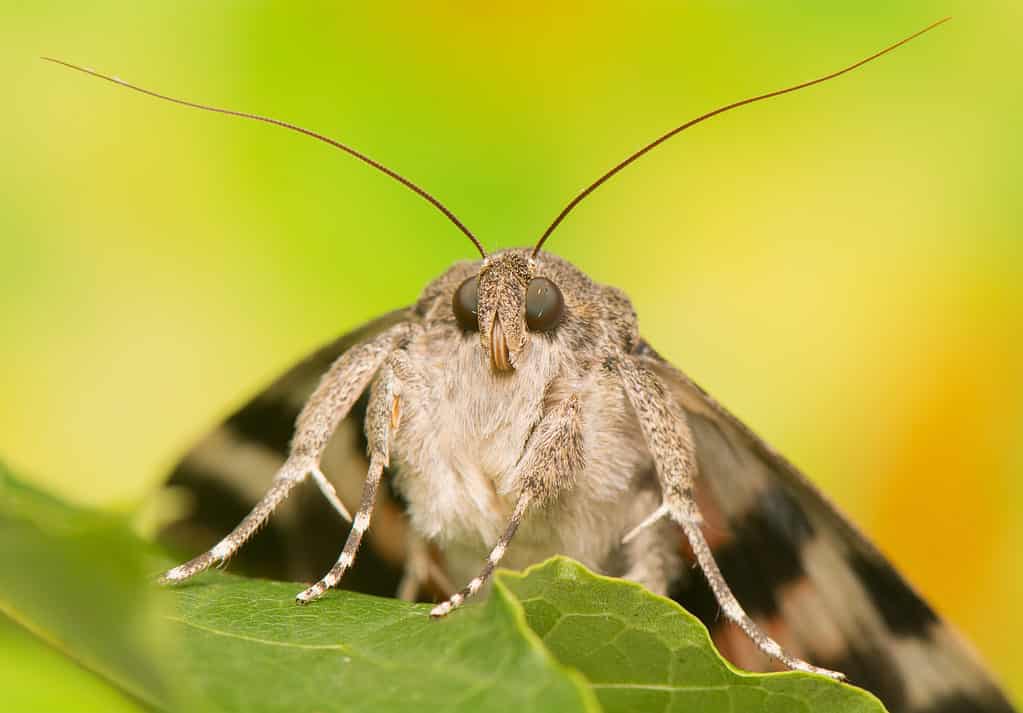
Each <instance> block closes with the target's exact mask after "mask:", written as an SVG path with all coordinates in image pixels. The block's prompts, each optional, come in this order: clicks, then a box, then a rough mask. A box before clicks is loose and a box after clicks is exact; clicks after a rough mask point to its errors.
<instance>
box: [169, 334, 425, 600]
mask: <svg viewBox="0 0 1023 713" xmlns="http://www.w3.org/2000/svg"><path fill="white" fill-rule="evenodd" d="M412 329H414V327H413V325H411V324H408V323H402V324H396V325H395V326H393V327H391V328H390V329H388V330H387V331H385V332H382V333H381V334H379V335H378V336H377V337H375V338H373V339H371V340H369V341H366V342H363V343H361V344H357V345H356V346H354V347H352V348H351V349H349V350H348V351H346V352H345V353H344V354H342V355H341V356H340V357H339V358H338V359H337V361H335V362H334V364H333V365H332V366H331V367H330V370H329V371H328V372H327V373H326V374H325V375H324V377H323V379H322V380H321V381H320V385H319V386H318V387H316V390H315V391H314V392H313V394H312V396H310V397H309V401H308V402H306V405H305V406H304V407H303V409H302V412H301V413H300V414H299V416H298V420H297V422H296V424H295V436H294V438H293V439H292V442H291V454H290V455H289V456H288V459H287V460H286V461H285V463H284V465H283V466H281V469H280V470H279V471H278V472H277V475H276V476H274V480H273V483H272V484H271V486H270V489H269V490H267V492H266V495H264V496H263V497H262V499H261V500H260V501H259V502H258V503H256V506H255V507H254V508H252V511H251V512H250V513H249V514H248V515H246V516H245V518H244V519H243V520H242V521H241V522H240V523H238V525H237V526H236V527H235V528H234V530H232V531H231V533H230V534H229V535H228V536H227V537H225V538H224V539H222V540H221V541H220V542H218V543H217V544H216V545H215V546H214V547H213V548H212V549H210V550H209V551H208V552H204V553H203V554H201V555H199V556H198V557H195V558H194V559H192V560H189V561H188V562H186V563H184V564H182V565H178V566H177V567H174V568H173V569H170V570H168V571H167V572H165V573H164V575H163V576H162V577H160V582H161V583H162V584H173V583H176V582H182V581H184V580H186V579H188V578H189V577H193V576H195V575H197V574H199V573H200V572H203V571H205V570H207V569H209V568H210V567H211V566H213V565H215V564H220V563H223V562H226V561H227V560H228V559H229V558H230V557H231V555H233V554H234V553H235V552H237V551H238V549H239V548H240V547H241V546H242V545H243V544H245V542H246V540H248V539H249V538H250V537H251V536H252V535H253V534H254V533H255V532H256V530H258V529H259V528H260V526H262V525H263V523H264V522H266V520H267V519H268V518H269V517H270V515H271V514H272V513H273V511H274V510H275V509H276V508H277V506H278V505H280V504H281V502H282V501H283V500H284V499H285V498H286V497H287V496H288V494H289V493H290V492H291V489H292V488H294V487H295V486H296V485H298V484H299V483H300V482H302V481H303V480H305V478H306V476H308V475H309V474H310V473H312V474H314V476H315V477H316V480H317V483H318V484H319V485H320V488H321V490H323V491H324V494H325V495H326V496H327V499H328V500H329V501H330V502H331V504H332V505H333V506H334V507H335V508H336V509H338V511H339V512H341V514H342V515H346V514H347V510H345V509H344V506H343V505H341V504H340V500H338V499H337V497H336V494H334V497H331V493H332V492H333V488H329V490H328V489H325V488H324V485H323V483H324V482H326V478H325V477H323V476H322V473H320V467H319V463H320V458H321V457H322V456H323V451H324V449H325V448H326V446H327V442H328V441H329V440H330V437H331V435H332V434H333V433H334V430H335V429H336V428H337V426H338V424H339V423H341V420H342V419H343V418H344V417H345V416H347V415H348V412H349V411H350V410H351V408H352V406H353V405H354V404H355V401H356V400H357V399H358V398H359V396H360V395H362V392H363V391H365V390H366V386H367V385H368V384H369V382H370V380H371V379H372V378H373V374H375V373H376V371H377V369H379V368H380V365H381V364H382V363H383V361H384V359H385V358H387V355H388V354H390V353H391V351H392V350H393V349H394V347H395V345H396V343H397V342H398V341H399V340H400V339H402V338H403V337H406V336H407V335H408V334H409V332H410V331H411V330H412ZM321 478H322V482H321ZM327 485H329V483H327ZM339 505H340V508H338V506H339Z"/></svg>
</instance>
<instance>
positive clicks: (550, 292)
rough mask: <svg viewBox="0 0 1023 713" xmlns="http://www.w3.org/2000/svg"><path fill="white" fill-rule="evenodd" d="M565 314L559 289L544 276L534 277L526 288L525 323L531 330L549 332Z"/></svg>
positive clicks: (563, 302)
mask: <svg viewBox="0 0 1023 713" xmlns="http://www.w3.org/2000/svg"><path fill="white" fill-rule="evenodd" d="M564 314H565V298H564V297H562V296H561V290H559V289H558V286H557V285H555V284H554V283H553V282H551V281H550V280H548V279H547V278H546V277H536V278H534V279H533V280H531V281H530V283H529V287H527V288H526V325H527V326H528V327H529V329H530V331H533V332H549V331H550V330H552V329H554V328H555V327H557V326H558V322H560V321H561V317H562V316H563V315H564Z"/></svg>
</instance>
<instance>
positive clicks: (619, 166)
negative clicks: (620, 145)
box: [533, 17, 952, 258]
mask: <svg viewBox="0 0 1023 713" xmlns="http://www.w3.org/2000/svg"><path fill="white" fill-rule="evenodd" d="M951 19H952V18H950V17H943V18H942V19H940V20H938V21H937V22H933V23H931V24H930V25H928V26H927V27H925V28H924V29H922V30H920V31H919V32H915V33H913V34H912V35H910V36H909V37H906V38H905V39H902V40H899V41H898V42H896V43H895V44H893V45H889V46H888V47H885V48H884V49H883V50H881V51H879V52H875V53H874V54H872V55H870V56H869V57H867V58H866V59H861V60H860V61H859V62H856V63H855V64H850V65H849V66H848V67H846V68H845V69H840V70H838V71H837V72H832V73H831V74H827V75H825V76H823V77H818V78H817V79H811V80H810V81H808V82H803V83H801V84H796V85H793V86H791V87H786V88H785V89H776V90H775V91H773V92H768V93H767V94H761V95H759V96H755V97H752V98H750V99H743V100H741V101H737V102H732V103H731V104H727V105H725V106H722V107H718V108H717V109H715V110H713V111H709V112H707V113H706V114H703V115H701V116H698V117H696V118H695V119H691V120H690V121H687V122H686V123H684V124H682V126H679V127H678V128H675V129H672V130H671V131H669V132H668V133H666V134H664V135H662V136H660V137H658V138H657V139H654V140H653V141H651V142H650V143H649V144H647V145H646V146H644V147H643V148H641V149H640V150H639V151H637V152H635V153H634V154H632V155H630V156H629V157H628V158H626V159H625V160H624V161H622V162H621V163H619V164H617V165H616V166H615V167H614V168H612V169H611V170H610V171H608V172H607V173H605V174H604V175H603V176H601V177H600V178H598V179H597V180H596V181H594V182H593V183H591V184H590V185H589V186H587V187H586V188H585V189H584V190H583V191H582V192H581V193H580V194H579V195H577V196H576V197H575V198H573V199H572V201H571V202H570V203H569V204H568V205H567V206H565V207H564V208H563V209H562V211H561V212H560V213H558V217H557V218H555V219H554V222H553V223H551V224H550V226H548V228H547V230H545V231H544V233H543V235H541V236H540V240H539V241H538V242H537V243H536V247H535V248H533V257H534V258H535V257H536V256H537V254H538V253H539V252H540V248H541V247H543V244H544V243H545V242H547V238H549V237H550V235H551V233H553V232H554V229H555V228H557V227H558V226H559V225H560V224H561V221H563V220H564V219H565V217H566V216H567V215H568V214H569V213H571V212H572V209H573V208H575V207H576V206H577V205H579V203H580V202H582V200H583V198H585V197H586V196H588V195H590V194H591V193H593V192H594V191H595V190H597V189H598V188H600V186H601V185H603V184H604V183H605V182H606V181H607V180H608V179H609V178H611V177H612V176H613V175H615V174H616V173H618V172H619V171H621V170H622V169H623V168H625V167H626V166H628V165H629V164H630V163H632V162H633V161H635V160H636V159H638V158H639V157H640V156H642V155H643V154H645V153H647V152H648V151H650V150H652V149H654V148H656V147H658V146H660V145H661V144H663V143H664V142H665V141H667V140H668V139H670V138H671V137H673V136H675V135H676V134H679V133H681V132H683V131H685V130H686V129H688V128H689V127H690V126H695V125H696V124H699V123H700V122H701V121H706V120H707V119H709V118H711V117H712V116H717V115H718V114H723V113H725V112H726V111H730V110H731V109H736V108H738V107H740V106H745V105H746V104H752V103H753V102H758V101H761V100H762V99H770V98H771V97H776V96H780V95H782V94H788V93H789V92H794V91H796V90H798V89H805V88H806V87H811V86H813V85H814V84H820V83H821V82H826V81H828V80H829V79H834V78H835V77H840V76H841V75H843V74H845V73H846V72H851V71H853V70H854V69H856V68H857V67H862V66H863V65H865V64H866V63H867V62H870V61H872V60H875V59H877V58H878V57H880V56H882V55H886V54H888V53H889V52H891V51H892V50H894V49H896V48H898V47H901V46H902V45H904V44H906V43H907V42H909V41H910V40H913V39H916V38H917V37H919V36H920V35H922V34H924V33H925V32H929V31H930V30H933V29H934V28H935V27H937V26H938V25H940V24H942V23H944V22H948V21H949V20H951Z"/></svg>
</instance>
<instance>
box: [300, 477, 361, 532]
mask: <svg viewBox="0 0 1023 713" xmlns="http://www.w3.org/2000/svg"><path fill="white" fill-rule="evenodd" d="M309 473H310V475H312V476H313V480H314V481H315V482H316V485H317V487H319V489H320V492H321V493H323V497H325V498H326V499H327V502H328V503H330V505H331V507H333V508H334V509H335V510H337V512H338V514H339V515H340V516H341V517H343V518H344V519H345V520H346V521H348V522H351V521H352V514H351V513H350V512H348V508H346V507H345V504H344V503H343V502H341V498H339V497H338V495H337V491H336V490H335V489H334V484H333V483H331V482H330V481H329V480H327V476H325V475H324V474H323V471H322V470H320V469H319V468H313V469H312V470H311V471H309Z"/></svg>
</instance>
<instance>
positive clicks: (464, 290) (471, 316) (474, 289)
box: [451, 275, 480, 332]
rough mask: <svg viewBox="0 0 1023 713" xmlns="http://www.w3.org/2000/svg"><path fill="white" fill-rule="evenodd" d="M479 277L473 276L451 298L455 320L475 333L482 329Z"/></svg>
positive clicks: (463, 327) (466, 329)
mask: <svg viewBox="0 0 1023 713" xmlns="http://www.w3.org/2000/svg"><path fill="white" fill-rule="evenodd" d="M479 284H480V280H479V276H478V275H473V276H472V277H470V278H469V279H468V280H466V281H465V282H463V283H462V284H461V285H459V286H458V289H457V290H455V295H454V297H452V298H451V309H452V310H454V313H455V319H457V320H458V324H459V326H460V327H461V328H462V329H464V330H465V331H467V332H475V331H477V330H478V329H479V328H480V323H479V308H480V297H479Z"/></svg>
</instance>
